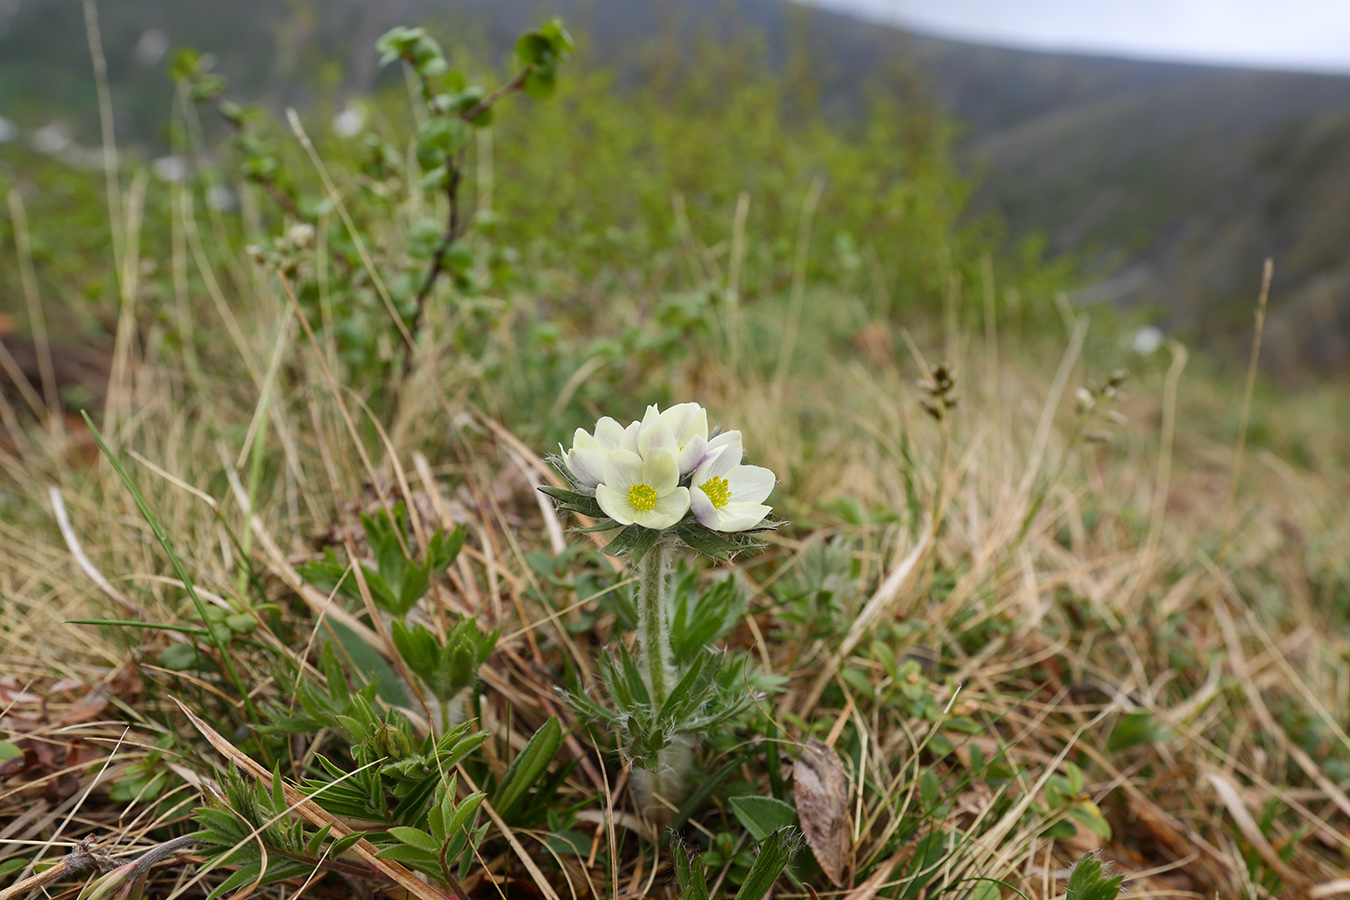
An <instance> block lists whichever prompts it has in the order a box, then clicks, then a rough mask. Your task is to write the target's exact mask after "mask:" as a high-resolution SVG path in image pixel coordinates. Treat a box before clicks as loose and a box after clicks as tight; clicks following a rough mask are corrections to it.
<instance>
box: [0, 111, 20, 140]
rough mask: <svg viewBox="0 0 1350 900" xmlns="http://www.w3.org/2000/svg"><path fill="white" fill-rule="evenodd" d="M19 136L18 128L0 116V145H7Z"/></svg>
mask: <svg viewBox="0 0 1350 900" xmlns="http://www.w3.org/2000/svg"><path fill="white" fill-rule="evenodd" d="M18 136H19V126H18V125H15V124H14V123H13V122H11V121H10V120H9V119H6V118H5V117H4V116H0V144H8V143H9V142H10V141H12V140H14V139H15V138H17V137H18Z"/></svg>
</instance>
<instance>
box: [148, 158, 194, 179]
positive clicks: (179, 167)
mask: <svg viewBox="0 0 1350 900" xmlns="http://www.w3.org/2000/svg"><path fill="white" fill-rule="evenodd" d="M150 170H151V171H152V172H154V173H155V177H156V178H158V179H160V180H161V181H182V180H183V179H184V178H186V177H187V174H188V164H187V160H185V159H183V157H181V156H161V157H160V158H159V159H157V160H155V161H154V162H152V163H151V164H150Z"/></svg>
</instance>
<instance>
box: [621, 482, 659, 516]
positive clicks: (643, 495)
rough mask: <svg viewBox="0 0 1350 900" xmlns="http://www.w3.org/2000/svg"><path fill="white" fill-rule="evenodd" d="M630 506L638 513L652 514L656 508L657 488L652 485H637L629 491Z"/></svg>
mask: <svg viewBox="0 0 1350 900" xmlns="http://www.w3.org/2000/svg"><path fill="white" fill-rule="evenodd" d="M628 505H629V506H631V507H633V509H636V510H637V511H638V512H651V511H652V509H653V508H654V507H655V506H656V488H654V487H652V486H651V485H650V484H635V485H633V486H632V487H630V488H629V489H628Z"/></svg>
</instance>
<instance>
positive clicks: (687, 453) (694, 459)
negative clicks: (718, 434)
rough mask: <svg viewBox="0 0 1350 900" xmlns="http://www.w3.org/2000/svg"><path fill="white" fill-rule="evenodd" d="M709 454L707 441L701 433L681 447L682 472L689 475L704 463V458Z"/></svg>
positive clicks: (680, 463)
mask: <svg viewBox="0 0 1350 900" xmlns="http://www.w3.org/2000/svg"><path fill="white" fill-rule="evenodd" d="M707 456H708V447H707V442H706V441H704V440H703V438H702V437H701V436H699V435H697V434H696V435H694V437H693V438H692V439H691V440H690V441H689V443H687V444H685V445H684V446H683V447H681V448H680V455H679V457H678V460H679V466H680V474H681V475H688V474H689V473H690V472H692V471H694V470H695V469H697V468H698V467H699V466H701V465H702V464H703V460H704V459H706V458H707Z"/></svg>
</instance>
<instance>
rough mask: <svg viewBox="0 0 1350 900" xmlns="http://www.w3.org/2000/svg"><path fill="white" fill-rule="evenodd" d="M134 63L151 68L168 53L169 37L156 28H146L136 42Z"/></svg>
mask: <svg viewBox="0 0 1350 900" xmlns="http://www.w3.org/2000/svg"><path fill="white" fill-rule="evenodd" d="M134 52H135V54H136V61H137V62H138V63H140V64H141V65H143V66H153V65H154V64H155V63H157V62H159V61H160V60H161V59H163V58H164V54H166V53H168V52H169V36H168V35H167V34H165V33H164V32H162V31H160V30H159V29H158V28H147V29H146V30H145V31H143V32H142V33H141V39H140V40H139V41H137V42H136V50H135V51H134Z"/></svg>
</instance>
